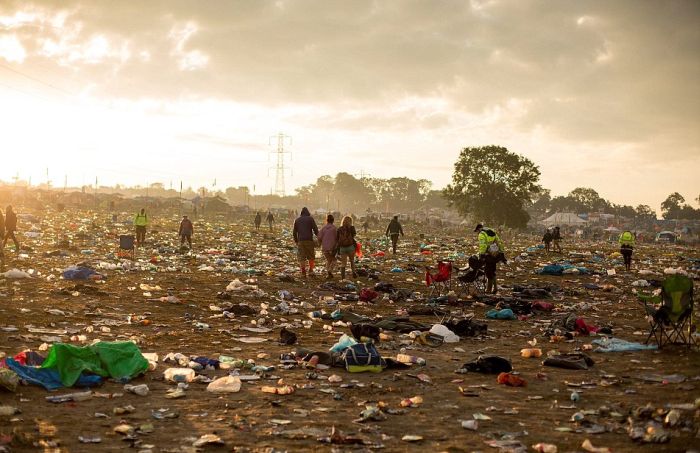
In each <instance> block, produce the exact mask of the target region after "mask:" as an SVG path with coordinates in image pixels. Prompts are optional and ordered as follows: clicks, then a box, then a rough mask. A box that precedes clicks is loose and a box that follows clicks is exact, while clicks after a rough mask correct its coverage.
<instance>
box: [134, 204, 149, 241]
mask: <svg viewBox="0 0 700 453" xmlns="http://www.w3.org/2000/svg"><path fill="white" fill-rule="evenodd" d="M134 226H135V227H136V245H137V246H139V247H140V246H142V245H143V244H145V243H146V227H147V226H148V215H147V214H146V209H144V208H141V211H139V212H138V213H137V214H136V217H134Z"/></svg>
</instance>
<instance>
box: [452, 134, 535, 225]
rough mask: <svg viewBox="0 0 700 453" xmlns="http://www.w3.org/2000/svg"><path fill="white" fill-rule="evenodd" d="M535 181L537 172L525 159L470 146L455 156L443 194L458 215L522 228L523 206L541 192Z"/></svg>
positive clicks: (497, 148) (498, 149)
mask: <svg viewBox="0 0 700 453" xmlns="http://www.w3.org/2000/svg"><path fill="white" fill-rule="evenodd" d="M539 179H540V171H539V169H538V168H537V166H536V165H535V164H534V163H533V162H532V161H531V160H529V159H527V158H526V157H523V156H521V155H519V154H516V153H512V152H510V151H508V149H506V148H504V147H501V146H493V145H492V146H482V147H475V148H474V147H470V148H464V149H463V150H462V152H461V153H460V154H459V157H458V159H457V162H455V166H454V173H453V174H452V183H451V184H449V185H448V186H447V187H446V188H445V190H444V192H443V193H444V196H445V198H446V199H447V201H448V202H449V204H450V205H451V206H454V207H456V208H457V210H458V211H459V212H460V213H461V214H462V215H471V216H472V217H473V218H474V219H475V220H476V221H484V222H487V223H489V224H491V225H506V226H509V227H515V228H522V227H524V226H525V225H527V222H528V221H529V220H530V215H529V214H528V213H527V212H526V211H525V206H526V205H527V204H529V203H532V200H533V199H534V198H535V196H536V195H537V194H539V193H540V191H541V190H542V188H541V187H540V185H539V184H538V183H539Z"/></svg>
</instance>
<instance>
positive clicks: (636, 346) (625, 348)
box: [592, 338, 658, 352]
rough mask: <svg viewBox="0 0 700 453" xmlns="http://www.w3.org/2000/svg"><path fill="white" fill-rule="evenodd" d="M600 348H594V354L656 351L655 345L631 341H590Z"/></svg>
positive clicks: (602, 339)
mask: <svg viewBox="0 0 700 453" xmlns="http://www.w3.org/2000/svg"><path fill="white" fill-rule="evenodd" d="M592 343H593V344H597V345H599V346H600V347H599V348H596V350H595V352H629V351H647V350H650V349H658V347H657V346H656V345H655V344H641V343H635V342H632V341H627V340H621V339H620V338H599V339H596V340H593V341H592Z"/></svg>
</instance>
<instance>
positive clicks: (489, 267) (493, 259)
mask: <svg viewBox="0 0 700 453" xmlns="http://www.w3.org/2000/svg"><path fill="white" fill-rule="evenodd" d="M474 232H475V233H479V259H480V260H481V262H482V264H483V265H484V274H486V292H488V293H493V294H496V292H497V291H498V285H497V284H496V269H497V265H498V263H499V261H503V263H506V262H507V260H506V256H505V254H504V253H503V251H504V250H503V242H502V241H501V238H499V237H498V233H496V232H495V231H494V230H493V229H492V228H488V227H484V226H483V225H482V224H478V225H477V226H476V228H475V229H474Z"/></svg>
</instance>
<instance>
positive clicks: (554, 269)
mask: <svg viewBox="0 0 700 453" xmlns="http://www.w3.org/2000/svg"><path fill="white" fill-rule="evenodd" d="M537 273H538V274H541V275H562V274H563V273H564V266H560V265H558V264H547V265H546V266H544V267H543V268H542V269H540V270H539V271H537Z"/></svg>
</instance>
